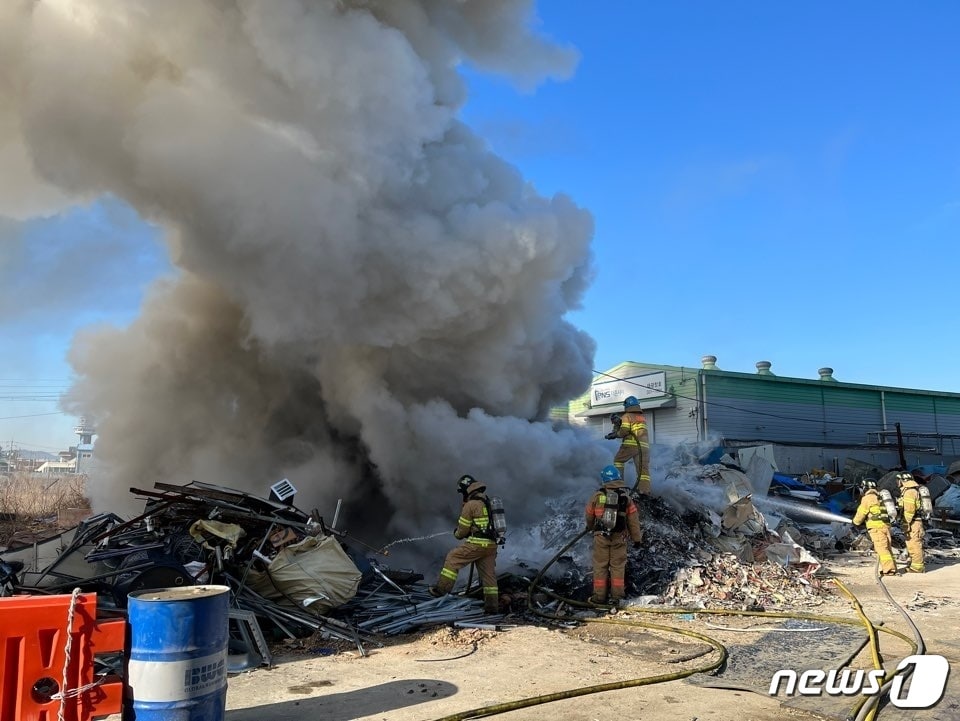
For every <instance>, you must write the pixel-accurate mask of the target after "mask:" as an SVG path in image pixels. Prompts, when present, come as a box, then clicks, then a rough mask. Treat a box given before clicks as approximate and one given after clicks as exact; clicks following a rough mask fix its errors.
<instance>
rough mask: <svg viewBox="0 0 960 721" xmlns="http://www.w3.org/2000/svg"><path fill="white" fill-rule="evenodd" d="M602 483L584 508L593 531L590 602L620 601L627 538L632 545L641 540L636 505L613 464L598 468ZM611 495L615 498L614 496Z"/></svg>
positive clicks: (625, 565) (624, 592) (637, 546)
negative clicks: (591, 592) (608, 598)
mask: <svg viewBox="0 0 960 721" xmlns="http://www.w3.org/2000/svg"><path fill="white" fill-rule="evenodd" d="M600 481H601V483H602V484H603V485H602V486H600V489H599V490H597V491H596V492H595V493H594V494H593V496H592V497H591V498H590V502H589V503H588V504H587V509H586V521H587V530H588V531H592V532H593V595H592V596H591V597H590V602H591V603H596V604H606V603H607V590H608V589H607V586H608V578H609V596H610V601H611V605H613V606H614V607H616V606H618V605H619V604H620V601H622V600H623V597H624V595H625V594H626V584H625V581H624V576H625V575H626V570H627V537H628V536H629V538H630V539H631V540H632V541H633V547H634V548H639V546H640V541H642V540H643V532H642V531H641V530H640V517H639V515H638V513H637V506H636V504H635V503H634V502H633V499H631V498H630V493H629V491H628V490H627V487H626V486H625V485H623V478H622V477H621V475H620V471H618V470H617V468H616V467H615V466H607V467H606V468H604V469H603V470H602V471H600ZM614 496H615V497H614Z"/></svg>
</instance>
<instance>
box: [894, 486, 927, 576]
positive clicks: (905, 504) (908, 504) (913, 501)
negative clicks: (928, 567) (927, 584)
mask: <svg viewBox="0 0 960 721" xmlns="http://www.w3.org/2000/svg"><path fill="white" fill-rule="evenodd" d="M897 487H898V488H899V489H900V497H899V498H898V499H897V505H898V506H899V507H900V512H901V513H902V514H903V519H902V523H901V526H900V527H901V528H902V529H903V535H904V538H906V540H907V553H908V554H910V565H909V566H907V568H906V570H907V572H908V573H923V571H924V568H923V513H922V509H921V503H920V484H919V483H917V481H916V479H915V478H914V477H913V474H912V473H907V472H903V473H898V474H897Z"/></svg>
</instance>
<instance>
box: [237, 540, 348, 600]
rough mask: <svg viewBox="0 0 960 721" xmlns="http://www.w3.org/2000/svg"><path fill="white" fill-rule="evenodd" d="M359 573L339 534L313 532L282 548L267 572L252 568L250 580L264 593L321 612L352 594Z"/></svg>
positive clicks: (269, 596)
mask: <svg viewBox="0 0 960 721" xmlns="http://www.w3.org/2000/svg"><path fill="white" fill-rule="evenodd" d="M360 577H361V573H360V571H359V570H358V569H357V567H356V565H354V563H353V561H352V560H350V556H348V555H347V553H346V551H344V550H343V547H342V546H341V545H340V543H339V542H338V541H337V539H336V538H334V537H333V536H325V537H323V538H314V537H312V536H311V537H309V538H306V539H304V540H303V541H301V542H300V543H296V544H293V545H291V546H287V547H286V548H284V549H283V550H282V551H280V552H279V553H278V554H277V555H276V556H275V557H274V559H273V560H272V561H271V562H270V566H269V567H268V570H267V571H266V572H262V571H254V570H251V571H250V575H249V576H248V581H249V586H250V588H252V589H253V590H254V591H256V592H257V593H259V594H260V595H261V596H264V597H266V598H269V599H271V600H274V601H279V602H282V601H284V600H289V599H293V600H294V601H296V603H297V604H299V605H300V606H301V607H306V608H309V609H310V610H311V611H313V612H314V613H317V614H321V613H323V612H324V611H329V610H330V609H331V608H336V607H337V606H341V605H343V604H344V603H346V602H347V601H349V600H350V599H351V598H353V597H354V596H355V595H356V593H357V587H358V586H359V585H360ZM305 602H306V603H305Z"/></svg>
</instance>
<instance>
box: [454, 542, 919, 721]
mask: <svg viewBox="0 0 960 721" xmlns="http://www.w3.org/2000/svg"><path fill="white" fill-rule="evenodd" d="M587 533H589V531H588V530H587V529H584V530H583V531H581V532H580V533H578V534H577V535H576V536H575V537H574V538H573V539H572V540H571V541H570V542H569V543H567V545H565V546H564V547H563V548H561V549H560V550H559V551H558V552H557V553H556V554H555V555H554V556H553V558H551V559H550V560H549V561H548V562H547V563H546V564H545V565H544V566H543V568H541V569H540V572H539V573H538V574H537V576H536V577H535V578H534V580H533V581H532V582H531V583H530V587H529V590H528V596H527V608H528V610H529V611H530V612H531V613H533V614H534V615H536V616H540V617H541V618H546V619H550V620H564V621H565V620H570V618H571V617H565V616H559V615H556V614H549V613H545V612H543V611H541V610H539V609H537V608H535V607H534V602H533V597H534V591H535V590H536V589H537V588H538V586H539V583H540V581H541V579H542V578H543V576H544V575H545V574H546V571H547V569H549V568H550V567H551V566H552V565H553V564H554V563H555V562H556V561H557V559H558V558H560V557H561V556H562V555H563V554H564V553H566V552H567V551H568V550H569V549H570V548H572V547H573V545H574V544H575V543H577V541H579V540H580V539H581V538H583V537H584V536H585V535H587ZM878 582H879V577H878ZM834 583H835V584H836V585H837V586H838V587H839V588H840V589H841V590H842V591H843V592H844V593H845V594H846V595H847V596H848V597H850V598H851V600H852V602H853V604H854V610H855V611H856V612H857V615H858V618H857V619H850V618H844V617H841V616H825V615H818V614H814V613H803V612H780V611H739V610H731V609H700V608H692V609H691V608H681V607H676V608H650V607H646V606H630V607H626V608H624V609H623V610H626V611H630V612H638V613H651V614H709V615H718V616H759V617H763V618H782V619H801V620H811V621H820V622H824V623H835V624H842V625H848V626H858V625H863V626H864V627H865V628H866V629H867V635H868V640H869V642H870V648H871V655H872V658H873V660H874V664H878V663H879V662H880V655H879V640H878V637H877V631H882V632H884V633H887V634H890V635H891V636H895V637H897V638H899V639H901V640H902V641H904V642H906V643H907V644H908V645H909V646H910V647H911V654H915V653H922V652H923V650H922V649H923V640H922V639H921V638H920V635H919V631H917V629H916V626H915V625H914V624H913V622H912V621H911V620H910V618H909V616H907V615H906V612H905V611H903V609H902V608H900V607H899V606H897V604H896V603H895V602H894V601H893V598H892V597H891V596H890V594H889V592H887V590H886V587H885V586H883V584H882V582H881V583H880V585H881V587H882V588H883V590H884V592H885V594H886V596H887V598H888V599H889V600H890V602H891V603H893V604H894V606H896V607H897V608H898V610H899V611H900V612H901V613H902V614H903V615H904V617H905V618H906V619H907V622H908V623H909V625H910V626H911V627H912V628H913V630H914V636H915V639H916V640H913V639H911V638H909V637H908V636H906V635H905V634H903V633H900V632H899V631H895V630H893V629H891V628H886V627H884V626H877V625H874V624H873V623H872V622H871V621H870V619H869V618H867V616H866V614H865V613H864V612H863V608H862V606H861V605H860V602H859V600H858V599H857V598H856V596H854V594H853V593H851V592H850V591H849V590H848V589H847V588H846V587H845V586H844V585H843V584H842V583H840V581H838V580H836V579H834ZM541 593H544V594H546V595H547V596H549V597H551V598H554V599H557V600H560V601H563V602H564V603H566V604H568V605H571V606H577V607H582V608H597V609H604V608H609V606H599V605H597V604H592V603H588V602H583V601H576V600H573V599H569V598H564V597H562V596H560V595H558V594H555V593H553V592H552V591H549V590H547V589H541ZM576 620H578V621H581V622H585V623H607V624H617V625H623V626H632V627H639V628H646V629H653V630H657V631H663V632H666V633H674V634H678V635H681V636H686V637H688V638H695V639H697V640H700V641H704V642H705V643H707V644H709V645H710V646H711V647H712V650H715V651H717V658H716V659H714V660H712V661H710V662H709V663H705V664H703V665H700V666H697V667H696V668H693V669H688V670H685V671H677V672H674V673H669V674H658V675H655V676H646V677H641V678H634V679H627V680H625V681H614V682H610V683H604V684H595V685H591V686H582V687H578V688H572V689H567V690H564V691H558V692H555V693H549V694H543V695H539V696H531V697H528V698H523V699H517V700H515V701H507V702H504V703H498V704H492V705H489V706H482V707H479V708H475V709H470V710H468V711H461V712H459V713H455V714H450V715H448V716H443V717H442V718H439V719H436V720H435V721H467V720H468V719H478V718H485V717H488V716H495V715H498V714H503V713H507V712H509V711H516V710H518V709H523V708H529V707H531V706H538V705H540V704H545V703H551V702H553V701H561V700H564V699H570V698H576V697H578V696H586V695H588V694H594V693H602V692H604V691H615V690H620V689H626V688H635V687H639V686H651V685H654V684H658V683H665V682H667V681H677V680H680V679H683V678H687V677H688V676H693V675H694V674H697V673H710V672H712V671H714V670H716V669H719V668H721V667H722V666H723V665H724V664H725V663H726V660H727V649H726V647H725V646H724V645H723V644H722V643H721V642H720V641H718V640H716V639H715V638H712V637H710V636H707V635H705V634H701V633H698V632H696V631H691V630H689V629H684V628H678V627H676V626H665V625H660V624H655V623H648V622H644V621H636V620H628V619H621V618H617V619H613V618H594V619H590V618H578V619H576ZM697 657H699V656H697ZM695 658H696V657H695ZM892 682H893V681H892V675H891V677H890V678H887V679H885V683H884V684H883V685H882V686H881V694H878V695H876V696H864V697H862V698H861V699H860V701H858V702H857V703H856V704H855V705H854V707H853V708H852V709H851V711H850V713H849V715H848V719H852V720H854V721H872V719H873V718H874V717H875V714H876V706H877V704H878V703H879V699H880V696H881V695H882V693H883V692H885V691H888V690H889V687H890V685H891V684H892Z"/></svg>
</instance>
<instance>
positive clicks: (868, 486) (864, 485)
mask: <svg viewBox="0 0 960 721" xmlns="http://www.w3.org/2000/svg"><path fill="white" fill-rule="evenodd" d="M876 487H877V481H876V480H875V479H873V478H864V479H863V480H862V481H860V492H861V493H866V492H867V491H869V490H875V489H876Z"/></svg>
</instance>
